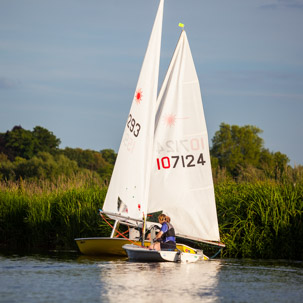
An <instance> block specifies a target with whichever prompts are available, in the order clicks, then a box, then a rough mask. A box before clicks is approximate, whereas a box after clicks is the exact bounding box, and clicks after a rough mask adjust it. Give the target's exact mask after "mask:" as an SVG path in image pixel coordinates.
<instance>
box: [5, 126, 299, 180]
mask: <svg viewBox="0 0 303 303" xmlns="http://www.w3.org/2000/svg"><path fill="white" fill-rule="evenodd" d="M261 133H262V130H261V129H259V128H258V127H256V126H251V125H246V126H237V125H229V124H226V123H222V124H221V125H220V128H219V130H218V131H217V132H216V133H215V135H214V137H213V138H212V147H211V150H210V154H211V162H212V168H213V176H214V179H215V181H220V180H222V179H232V180H236V181H243V180H244V181H256V180H265V179H274V180H278V181H279V180H281V179H282V178H283V177H285V174H287V175H288V176H289V175H292V176H293V175H296V174H298V173H299V174H300V175H301V174H302V166H297V167H295V168H292V167H291V166H290V165H289V158H288V157H287V155H285V154H283V153H281V152H279V151H278V152H271V151H269V149H267V148H265V147H264V140H263V139H262V138H261V137H260V134H261ZM60 143H61V140H60V139H59V138H57V137H56V136H55V135H54V134H53V133H52V132H51V131H49V130H47V129H46V128H43V127H41V126H36V127H35V128H34V129H33V130H32V131H30V130H26V129H24V128H22V127H21V126H14V127H13V128H12V130H10V131H6V132H5V133H0V181H5V180H11V181H16V180H19V179H20V178H23V179H41V178H45V179H51V180H52V179H54V178H57V177H59V176H60V175H64V176H71V175H72V174H75V173H78V172H84V171H86V170H89V171H91V172H94V173H95V174H96V175H97V176H99V177H100V178H101V179H102V180H104V182H105V184H108V182H109V179H110V177H111V173H112V170H113V166H114V163H115V160H116V156H117V155H116V153H115V151H114V150H112V149H104V150H101V151H94V150H88V149H87V150H83V149H80V148H70V147H66V148H64V149H60V148H59V145H60Z"/></svg>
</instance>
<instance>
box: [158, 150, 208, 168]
mask: <svg viewBox="0 0 303 303" xmlns="http://www.w3.org/2000/svg"><path fill="white" fill-rule="evenodd" d="M205 163H206V161H204V159H203V154H202V153H201V154H200V155H199V157H198V159H195V157H194V155H186V156H170V157H162V158H157V167H158V170H160V169H168V168H176V167H180V166H181V167H195V166H196V165H204V164H205Z"/></svg>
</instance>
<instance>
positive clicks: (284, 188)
mask: <svg viewBox="0 0 303 303" xmlns="http://www.w3.org/2000/svg"><path fill="white" fill-rule="evenodd" d="M12 133H13V134H12ZM34 133H35V134H34ZM259 133H260V130H259V129H258V128H255V127H252V126H245V127H237V126H229V125H227V124H222V125H221V126H220V130H219V131H218V132H217V133H216V134H215V136H214V139H213V146H212V149H211V156H212V167H213V178H214V182H215V194H216V202H217V212H218V221H219V227H220V235H221V240H222V242H223V243H225V244H226V248H225V249H224V250H223V253H222V255H223V256H224V257H244V258H275V259H276V258H279V259H280V258H286V259H295V260H303V225H302V221H303V215H302V214H303V167H302V166H295V167H291V166H289V165H288V162H289V160H288V158H287V156H286V155H283V154H281V153H280V152H275V153H273V152H270V151H269V150H267V149H265V148H264V147H263V141H262V139H260V137H259ZM32 141H34V143H32ZM43 142H44V143H43ZM59 142H60V140H59V139H57V138H56V137H55V136H54V135H53V134H52V133H51V132H49V131H47V130H45V129H43V128H40V127H36V128H35V129H34V131H32V132H30V131H26V130H23V129H22V128H21V127H15V128H13V130H12V131H8V132H6V133H2V134H1V133H0V248H1V247H2V248H4V247H6V248H18V249H26V248H28V249H30V248H43V249H76V245H75V242H74V238H77V237H91V236H109V234H110V228H109V227H108V226H107V224H106V223H105V222H104V221H103V220H102V219H101V218H100V217H99V215H98V209H99V208H102V206H103V202H104V198H105V195H106V191H107V185H108V182H109V179H110V176H111V172H112V169H113V165H114V162H115V158H116V154H115V153H114V152H113V151H112V150H110V149H109V150H103V151H100V152H96V151H91V150H82V149H72V148H65V149H63V150H60V149H59V148H58V144H59ZM21 143H22V144H21Z"/></svg>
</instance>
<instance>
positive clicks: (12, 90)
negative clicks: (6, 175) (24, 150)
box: [0, 0, 303, 165]
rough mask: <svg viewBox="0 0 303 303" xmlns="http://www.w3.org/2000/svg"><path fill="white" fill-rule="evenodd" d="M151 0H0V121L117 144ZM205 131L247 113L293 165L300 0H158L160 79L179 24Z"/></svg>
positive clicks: (302, 49) (298, 114)
mask: <svg viewBox="0 0 303 303" xmlns="http://www.w3.org/2000/svg"><path fill="white" fill-rule="evenodd" d="M158 3H159V2H158V0H127V1H126V0H110V1H108V0H85V1H84V0H73V1H71V0H60V1H58V0H49V1H46V0H19V1H17V0H0V132H5V131H7V130H11V129H12V127H13V126H14V125H21V126H22V127H23V128H25V129H29V130H32V129H33V128H34V127H35V126H37V125H39V126H43V127H45V128H47V129H48V130H50V131H52V132H53V133H54V134H55V135H56V136H57V137H58V138H60V139H61V141H62V143H61V145H60V147H61V148H64V147H66V146H69V147H73V148H75V147H80V148H82V149H93V150H102V149H105V148H113V149H114V150H115V151H118V148H119V144H120V140H121V137H122V132H123V130H124V126H125V122H126V119H127V115H128V112H129V108H130V105H131V102H132V98H133V94H134V90H135V87H136V84H137V79H138V76H139V72H140V68H141V64H142V61H143V57H144V54H145V50H146V47H147V42H148V39H149V35H150V32H151V29H152V25H153V22H154V18H155V15H156V11H157V7H158ZM179 22H182V23H184V24H185V29H186V31H187V36H188V39H189V43H190V46H191V50H192V54H193V57H194V60H195V64H196V69H197V73H198V76H199V79H200V86H201V91H202V98H203V104H204V110H205V116H206V122H207V126H208V131H209V138H210V140H211V138H212V137H213V136H214V133H215V132H216V131H217V130H218V129H219V125H220V124H221V123H222V122H225V123H228V124H235V125H240V126H243V125H248V124H249V125H255V126H257V127H259V128H260V129H262V130H263V133H262V138H263V139H264V141H265V147H266V148H268V149H269V150H270V151H274V152H276V151H280V152H282V153H285V154H286V155H287V156H288V157H289V158H290V160H291V162H290V163H291V164H292V165H294V164H301V165H303V134H302V130H303V36H302V30H303V1H302V0H263V1H259V0H254V1H243V0H238V1H236V0H229V1H223V0H221V1H219V0H212V1H210V0H186V1H185V0H165V4H164V21H163V36H162V57H161V67H160V81H162V79H163V77H164V73H165V72H166V69H167V67H168V64H169V61H170V58H171V56H172V53H173V50H174V48H175V46H176V43H177V40H178V37H179V34H180V29H179V27H178V23H179Z"/></svg>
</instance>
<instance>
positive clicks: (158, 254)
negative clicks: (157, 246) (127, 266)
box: [122, 244, 203, 263]
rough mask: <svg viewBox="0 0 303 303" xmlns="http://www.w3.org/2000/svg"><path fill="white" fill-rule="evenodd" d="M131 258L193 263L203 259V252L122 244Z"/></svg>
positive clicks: (139, 260)
mask: <svg viewBox="0 0 303 303" xmlns="http://www.w3.org/2000/svg"><path fill="white" fill-rule="evenodd" d="M122 248H123V249H125V251H126V253H127V255H128V258H129V260H131V261H138V262H182V263H193V262H196V261H198V260H200V259H201V260H203V254H201V255H200V254H192V253H185V252H181V251H164V250H162V251H161V250H160V251H157V250H149V249H147V248H143V247H139V246H136V245H132V244H126V245H123V246H122Z"/></svg>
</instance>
